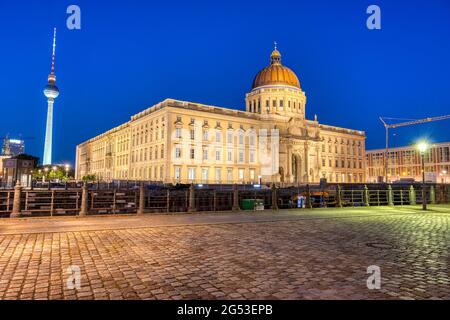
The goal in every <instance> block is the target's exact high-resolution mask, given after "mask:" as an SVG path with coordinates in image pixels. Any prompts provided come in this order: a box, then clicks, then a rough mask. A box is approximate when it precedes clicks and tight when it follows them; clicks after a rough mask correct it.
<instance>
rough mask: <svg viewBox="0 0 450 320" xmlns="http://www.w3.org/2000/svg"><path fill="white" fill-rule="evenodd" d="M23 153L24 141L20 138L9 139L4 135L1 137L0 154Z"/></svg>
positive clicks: (12, 154) (8, 155)
mask: <svg viewBox="0 0 450 320" xmlns="http://www.w3.org/2000/svg"><path fill="white" fill-rule="evenodd" d="M23 153H25V141H24V140H20V139H10V138H9V137H8V136H6V137H5V138H4V139H3V146H2V156H7V157H15V156H18V155H19V154H23Z"/></svg>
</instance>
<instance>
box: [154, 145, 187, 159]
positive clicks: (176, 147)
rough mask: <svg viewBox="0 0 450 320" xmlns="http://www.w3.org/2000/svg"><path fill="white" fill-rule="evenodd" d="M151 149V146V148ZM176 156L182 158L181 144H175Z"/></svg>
mask: <svg viewBox="0 0 450 320" xmlns="http://www.w3.org/2000/svg"><path fill="white" fill-rule="evenodd" d="M150 150H151V148H150ZM175 158H176V159H180V158H181V147H180V146H179V145H176V146H175Z"/></svg>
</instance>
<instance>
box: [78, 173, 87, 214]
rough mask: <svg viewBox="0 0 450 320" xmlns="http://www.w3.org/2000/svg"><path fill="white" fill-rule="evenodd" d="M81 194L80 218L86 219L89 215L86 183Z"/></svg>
mask: <svg viewBox="0 0 450 320" xmlns="http://www.w3.org/2000/svg"><path fill="white" fill-rule="evenodd" d="M81 190H82V192H81V209H80V213H79V215H80V217H84V216H86V215H87V213H88V188H87V184H86V182H85V183H83V186H82V189H81Z"/></svg>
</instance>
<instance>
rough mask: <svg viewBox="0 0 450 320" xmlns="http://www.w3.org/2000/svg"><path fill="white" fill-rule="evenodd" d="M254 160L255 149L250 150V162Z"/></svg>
mask: <svg viewBox="0 0 450 320" xmlns="http://www.w3.org/2000/svg"><path fill="white" fill-rule="evenodd" d="M254 162H255V151H253V150H250V163H254Z"/></svg>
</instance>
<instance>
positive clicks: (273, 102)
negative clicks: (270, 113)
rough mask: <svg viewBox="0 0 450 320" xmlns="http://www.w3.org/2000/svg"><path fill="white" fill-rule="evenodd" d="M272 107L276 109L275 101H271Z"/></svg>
mask: <svg viewBox="0 0 450 320" xmlns="http://www.w3.org/2000/svg"><path fill="white" fill-rule="evenodd" d="M272 107H274V108H276V107H277V100H273V101H272Z"/></svg>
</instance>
